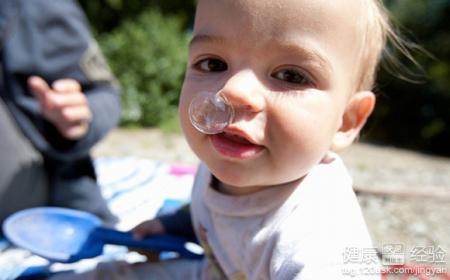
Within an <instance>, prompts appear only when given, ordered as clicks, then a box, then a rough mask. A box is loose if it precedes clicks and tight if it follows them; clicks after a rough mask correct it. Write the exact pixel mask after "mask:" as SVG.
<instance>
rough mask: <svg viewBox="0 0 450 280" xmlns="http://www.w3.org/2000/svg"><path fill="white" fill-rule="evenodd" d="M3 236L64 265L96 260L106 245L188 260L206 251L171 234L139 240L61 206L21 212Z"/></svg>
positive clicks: (7, 222)
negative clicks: (86, 259) (89, 259)
mask: <svg viewBox="0 0 450 280" xmlns="http://www.w3.org/2000/svg"><path fill="white" fill-rule="evenodd" d="M3 233H4V234H5V236H6V238H8V240H9V241H11V242H12V243H13V244H14V245H16V246H18V247H22V248H24V249H27V250H29V251H31V252H32V253H34V254H36V255H39V256H41V257H44V258H46V259H48V260H50V261H56V262H63V263H71V262H75V261H78V260H80V259H85V258H92V257H96V256H98V255H100V254H102V252H103V246H104V245H105V244H115V245H124V246H128V247H133V248H140V249H149V250H154V251H169V252H176V253H177V254H178V255H179V256H180V257H184V258H193V259H199V258H202V257H203V250H202V248H201V247H200V246H199V245H198V244H196V243H193V242H191V241H190V240H187V239H184V238H181V237H177V236H170V235H155V236H151V237H148V238H145V239H143V240H136V239H134V238H133V236H132V234H131V232H122V231H117V230H113V229H109V228H105V227H102V226H101V221H100V219H99V218H98V217H96V216H95V215H92V214H90V213H86V212H83V211H79V210H73V209H66V208H58V207H37V208H30V209H26V210H22V211H19V212H17V213H15V214H13V215H11V216H9V217H8V218H7V219H6V220H5V221H4V223H3Z"/></svg>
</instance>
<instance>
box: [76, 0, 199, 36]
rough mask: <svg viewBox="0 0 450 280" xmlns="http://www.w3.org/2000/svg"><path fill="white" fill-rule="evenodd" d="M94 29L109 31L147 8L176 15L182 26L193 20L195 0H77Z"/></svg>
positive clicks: (100, 31)
mask: <svg viewBox="0 0 450 280" xmlns="http://www.w3.org/2000/svg"><path fill="white" fill-rule="evenodd" d="M79 2H80V4H81V6H82V7H83V9H84V10H85V12H86V14H87V16H88V18H89V20H90V22H91V25H92V27H93V29H94V31H95V32H96V33H98V34H101V33H104V32H110V31H112V30H114V29H115V28H117V27H118V26H119V25H121V23H122V22H123V21H126V20H134V19H135V18H136V15H139V14H140V13H141V12H142V11H145V10H149V9H157V10H159V11H161V12H162V13H163V14H164V15H168V16H173V15H177V17H179V18H180V19H182V21H183V25H184V27H188V26H189V25H191V24H192V22H193V17H194V10H195V0H175V1H174V0H94V1H93V0H79Z"/></svg>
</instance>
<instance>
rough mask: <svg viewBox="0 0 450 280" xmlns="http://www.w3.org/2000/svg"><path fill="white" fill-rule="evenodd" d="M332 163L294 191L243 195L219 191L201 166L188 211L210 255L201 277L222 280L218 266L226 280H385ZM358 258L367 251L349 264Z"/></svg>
mask: <svg viewBox="0 0 450 280" xmlns="http://www.w3.org/2000/svg"><path fill="white" fill-rule="evenodd" d="M333 157H334V160H333V161H332V162H331V163H321V164H319V165H317V166H316V167H314V168H313V169H312V170H311V172H310V173H309V174H308V175H307V176H306V177H305V178H304V179H303V180H302V181H301V182H300V183H299V185H297V186H287V187H277V188H269V189H266V190H263V191H260V192H258V193H255V194H251V195H245V196H228V195H224V194H222V193H219V192H217V191H216V190H214V189H213V188H212V187H211V186H210V181H211V174H210V173H209V171H208V170H207V168H206V166H204V165H201V166H200V168H199V171H198V173H197V176H196V180H195V183H194V188H193V195H192V203H191V213H192V217H193V224H194V228H195V230H196V233H197V236H198V237H199V239H200V240H201V241H202V242H204V243H206V245H205V244H204V245H205V246H206V251H207V252H208V251H209V250H208V249H211V250H210V251H211V252H212V254H211V255H210V257H212V258H213V259H212V260H211V258H210V259H209V263H207V264H206V265H205V267H204V271H203V273H204V277H203V279H221V277H220V276H219V275H220V271H218V270H220V269H219V268H218V267H221V269H222V271H223V273H224V274H225V275H226V276H227V278H229V279H258V280H259V279H280V280H287V279H288V280H291V279H316V280H317V279H334V280H336V279H347V278H348V279H351V278H352V275H353V276H358V277H357V279H380V276H379V274H377V273H374V272H376V271H377V268H378V267H379V263H378V259H377V258H376V254H375V251H374V250H373V246H372V242H371V240H370V237H369V233H368V231H367V227H366V224H365V222H364V219H363V216H362V212H361V209H360V207H359V204H358V202H357V199H356V196H355V194H354V192H353V189H352V180H351V178H350V176H349V175H348V172H347V170H346V168H345V166H344V165H343V163H342V161H341V160H340V159H339V158H338V157H337V156H336V155H333ZM355 252H360V253H362V252H365V253H366V255H365V256H364V257H365V259H363V256H362V255H361V259H355V257H354V255H353V258H348V257H349V256H348V254H351V253H355ZM346 253H347V256H346ZM369 254H370V255H369ZM215 262H217V263H218V264H219V266H215V265H214V263H215ZM350 274H351V275H350ZM244 275H245V278H244V277H243V276H244ZM353 279H354V278H353Z"/></svg>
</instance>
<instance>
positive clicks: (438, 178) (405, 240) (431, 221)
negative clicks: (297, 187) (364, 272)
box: [93, 129, 450, 271]
mask: <svg viewBox="0 0 450 280" xmlns="http://www.w3.org/2000/svg"><path fill="white" fill-rule="evenodd" d="M93 153H94V156H96V157H99V156H135V157H141V158H149V159H157V160H164V161H167V162H173V163H185V164H195V163H197V162H198V160H197V158H196V157H195V155H194V154H193V153H192V152H191V151H190V149H189V147H188V145H187V143H186V142H185V141H184V139H183V137H182V136H181V135H179V134H164V133H161V132H160V131H159V130H156V129H136V130H129V129H116V130H114V131H113V132H112V133H110V134H109V135H108V136H107V137H106V138H105V140H103V141H102V142H100V143H99V144H98V145H97V146H96V147H95V148H94V151H93ZM341 156H342V158H343V159H344V161H345V162H346V163H347V165H348V168H349V170H350V172H351V173H352V175H353V177H354V184H355V189H356V190H357V194H358V199H359V201H360V204H361V207H362V209H363V213H364V216H365V218H366V221H367V224H368V227H369V230H370V233H371V235H372V238H373V240H374V243H375V245H376V246H377V247H378V248H379V249H381V250H382V249H383V248H384V247H383V246H385V245H387V244H397V245H398V244H400V245H403V249H402V250H403V253H404V254H405V257H406V258H407V260H410V261H412V262H419V263H420V262H422V263H423V264H429V265H435V266H438V267H446V268H447V270H448V271H450V159H449V158H441V157H435V156H429V155H423V154H420V153H415V152H411V151H406V150H400V149H396V148H392V147H384V146H383V147H381V146H374V145H369V144H364V143H357V144H354V145H353V146H352V147H351V148H349V149H348V150H346V151H344V152H342V153H341ZM421 249H427V250H428V251H423V252H422V251H421ZM421 252H422V253H421ZM424 252H427V260H425V259H424V257H425V253H424ZM438 252H443V253H444V257H445V258H444V259H443V262H441V261H440V260H442V259H441V256H442V254H441V255H438ZM420 253H421V254H420Z"/></svg>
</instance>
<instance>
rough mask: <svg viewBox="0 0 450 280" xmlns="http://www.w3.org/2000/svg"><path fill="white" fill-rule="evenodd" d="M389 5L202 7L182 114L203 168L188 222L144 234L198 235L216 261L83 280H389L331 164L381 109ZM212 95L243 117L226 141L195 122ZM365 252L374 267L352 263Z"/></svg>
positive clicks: (145, 228)
mask: <svg viewBox="0 0 450 280" xmlns="http://www.w3.org/2000/svg"><path fill="white" fill-rule="evenodd" d="M379 2H381V1H377V0H333V1H329V0H315V1H311V0H278V1H275V0H199V1H198V6H197V12H196V18H195V25H194V30H193V38H192V41H191V43H190V46H189V61H188V65H187V71H186V76H185V80H184V84H183V88H182V93H181V99H180V106H179V112H180V119H181V125H182V128H183V132H184V134H185V136H186V139H187V141H188V143H189V145H190V147H191V148H192V150H193V151H194V152H195V153H196V154H197V156H198V157H199V158H200V159H201V161H202V164H201V165H200V167H199V170H198V172H197V175H196V179H195V182H194V187H193V193H192V202H191V205H190V214H189V213H188V212H186V209H183V210H182V211H181V212H179V213H176V214H174V215H171V216H166V217H162V218H160V219H155V220H151V221H147V222H144V223H143V224H141V225H139V226H137V227H136V228H135V229H134V233H135V235H136V236H137V237H138V238H141V237H143V236H145V235H148V234H155V233H172V234H173V233H183V232H186V233H187V232H189V231H190V230H189V229H183V228H180V225H186V224H187V225H189V226H192V229H193V230H194V231H195V235H196V237H197V238H198V240H199V241H200V243H201V245H202V246H203V248H204V249H205V255H206V257H205V258H204V259H203V260H200V261H197V260H172V261H168V262H159V263H146V264H138V265H127V264H118V265H115V266H114V267H113V266H111V265H109V266H100V267H98V268H97V270H96V271H94V272H90V273H88V274H87V275H84V276H83V279H88V278H101V277H105V275H108V277H106V278H109V279H114V277H117V278H118V279H135V278H136V279H283V280H284V279H286V280H291V279H326V280H332V279H333V280H336V279H347V278H349V279H351V278H352V277H354V276H357V278H356V279H379V278H380V276H379V273H377V271H378V266H379V263H378V259H377V256H376V253H375V250H374V249H373V245H372V243H371V240H370V236H369V233H368V231H367V228H366V225H365V222H364V219H363V216H362V214H361V210H360V207H359V205H358V202H357V200H356V197H355V195H354V192H353V190H352V181H351V178H350V176H349V174H348V172H347V170H346V168H345V166H344V164H343V163H342V161H341V160H340V159H339V157H338V156H337V155H336V154H335V153H334V152H333V151H337V150H340V149H342V148H345V147H348V146H349V145H350V144H351V143H352V142H353V141H354V140H355V138H357V136H358V134H359V132H360V130H361V128H362V127H363V125H364V124H365V122H366V120H367V118H368V116H369V115H370V114H371V112H372V110H373V108H374V104H375V96H374V94H373V93H372V92H371V88H372V86H373V82H374V76H375V72H376V67H377V64H378V61H379V58H380V54H381V52H382V49H383V48H384V45H385V41H386V40H385V37H386V36H387V34H388V33H389V32H390V28H389V25H388V21H387V18H386V15H385V13H384V9H383V8H382V6H381V4H380V3H379ZM203 91H209V92H215V93H217V95H220V97H221V98H223V99H224V100H225V101H226V102H227V103H228V104H229V105H230V106H231V107H232V108H233V110H234V117H233V121H232V122H231V123H230V124H228V125H227V126H226V127H225V128H224V129H223V131H222V132H220V133H216V134H205V133H202V132H200V131H199V130H198V129H196V128H195V127H194V126H193V125H192V123H191V121H190V115H189V106H190V104H191V102H192V100H193V99H194V98H195V97H196V96H197V95H198V94H199V93H200V92H203ZM183 217H184V218H187V219H188V221H186V219H184V220H183V221H181V220H180V218H183ZM189 218H191V220H190V219H189ZM355 251H356V252H358V251H359V252H361V251H364V252H366V253H367V254H365V255H364V256H365V258H364V260H361V261H359V262H358V261H355V260H354V259H351V258H349V256H351V254H352V252H353V253H354V252H355ZM352 260H353V261H352ZM353 279H355V278H353Z"/></svg>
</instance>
